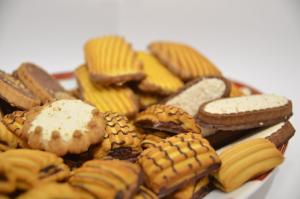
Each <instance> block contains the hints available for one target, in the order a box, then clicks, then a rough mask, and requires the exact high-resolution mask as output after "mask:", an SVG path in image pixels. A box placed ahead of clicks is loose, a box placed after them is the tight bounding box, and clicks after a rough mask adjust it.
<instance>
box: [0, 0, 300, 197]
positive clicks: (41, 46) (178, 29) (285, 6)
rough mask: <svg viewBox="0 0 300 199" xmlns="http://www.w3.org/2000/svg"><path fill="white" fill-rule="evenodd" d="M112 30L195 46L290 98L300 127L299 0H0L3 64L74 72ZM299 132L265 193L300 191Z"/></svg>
mask: <svg viewBox="0 0 300 199" xmlns="http://www.w3.org/2000/svg"><path fill="white" fill-rule="evenodd" d="M111 33H118V34H121V35H124V36H125V37H126V38H127V39H128V40H130V41H132V42H133V43H134V47H135V48H136V49H146V46H147V44H148V43H149V42H150V41H152V40H156V39H167V40H175V41H182V42H186V43H188V44H190V45H192V46H194V47H196V48H197V49H199V50H200V51H201V52H203V53H204V54H205V55H207V56H208V57H209V58H210V59H211V60H212V61H213V62H214V63H215V64H216V65H217V66H218V67H219V68H220V69H221V70H222V71H223V72H224V74H225V75H227V76H229V77H231V78H234V79H237V80H241V81H243V82H246V83H248V84H250V85H252V86H254V87H257V88H259V89H260V90H262V91H264V92H271V93H278V94H281V95H284V96H287V97H289V98H291V99H292V100H293V102H294V117H293V119H292V122H293V124H294V125H295V127H296V128H297V129H300V125H299V124H300V120H299V116H298V115H299V114H300V110H299V104H300V96H299V90H300V89H299V88H298V87H299V85H300V80H299V79H300V69H299V68H300V1H299V0H285V1H284V0H252V1H244V0H223V1H220V0H207V1H201V0H190V1H183V0H181V1H180V0H178V1H176V0H149V1H146V0H100V1H96V0H85V1H80V0H64V1H62V0H51V1H45V0H26V1H25V0H23V1H22V0H0V68H1V69H2V70H6V71H13V70H14V69H15V68H17V67H18V65H19V64H20V63H21V62H23V61H32V62H35V63H37V64H39V65H41V66H43V67H45V68H47V70H48V71H51V72H59V71H69V70H72V69H74V68H75V67H76V66H78V65H79V64H81V63H82V62H83V53H82V46H83V44H84V42H85V41H86V40H87V39H89V38H90V37H95V36H99V35H103V34H111ZM299 139H300V136H299V135H297V134H296V136H295V137H294V138H293V139H292V140H291V142H290V143H289V147H288V150H287V152H286V160H285V162H284V164H283V165H282V166H281V169H280V170H279V172H278V175H277V176H276V177H275V180H274V183H273V185H272V187H271V189H270V191H269V193H268V195H267V198H272V199H273V198H278V199H282V198H300V189H299V183H298V182H299V179H300V172H299V169H300V157H299V156H300V140H299Z"/></svg>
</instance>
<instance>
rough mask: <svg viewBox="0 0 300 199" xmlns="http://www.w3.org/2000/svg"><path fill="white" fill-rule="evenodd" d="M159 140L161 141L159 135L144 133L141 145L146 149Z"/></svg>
mask: <svg viewBox="0 0 300 199" xmlns="http://www.w3.org/2000/svg"><path fill="white" fill-rule="evenodd" d="M160 141H162V138H161V137H159V136H157V135H153V134H146V135H145V137H144V139H143V141H142V142H141V147H142V148H143V149H147V148H150V147H153V146H156V145H157V144H158V143H159V142H160Z"/></svg>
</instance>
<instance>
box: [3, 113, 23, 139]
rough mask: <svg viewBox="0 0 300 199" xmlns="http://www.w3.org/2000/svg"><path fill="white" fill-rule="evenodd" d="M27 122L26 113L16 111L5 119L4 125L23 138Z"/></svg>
mask: <svg viewBox="0 0 300 199" xmlns="http://www.w3.org/2000/svg"><path fill="white" fill-rule="evenodd" d="M25 120H26V111H15V112H12V113H10V114H7V115H5V116H4V117H3V119H2V122H3V124H4V125H5V126H6V127H7V128H8V129H9V130H10V131H11V132H13V133H14V134H15V135H16V136H18V137H21V134H22V132H21V130H22V128H23V126H24V123H25Z"/></svg>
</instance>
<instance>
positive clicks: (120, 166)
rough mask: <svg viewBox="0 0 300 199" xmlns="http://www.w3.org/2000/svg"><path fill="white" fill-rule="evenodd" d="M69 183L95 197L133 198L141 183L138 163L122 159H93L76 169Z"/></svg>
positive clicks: (108, 198)
mask: <svg viewBox="0 0 300 199" xmlns="http://www.w3.org/2000/svg"><path fill="white" fill-rule="evenodd" d="M69 183H70V184H71V185H72V186H73V187H76V188H78V189H81V190H83V191H86V192H87V193H89V194H91V195H93V196H94V198H107V199H110V198H124V199H128V198H131V197H132V196H133V195H134V194H135V193H136V192H137V189H138V186H139V185H140V184H141V169H140V168H139V166H138V165H136V164H133V163H130V162H127V161H121V160H91V161H88V162H86V163H84V164H83V166H82V167H80V168H78V169H76V170H74V173H73V175H72V176H71V178H70V179H69Z"/></svg>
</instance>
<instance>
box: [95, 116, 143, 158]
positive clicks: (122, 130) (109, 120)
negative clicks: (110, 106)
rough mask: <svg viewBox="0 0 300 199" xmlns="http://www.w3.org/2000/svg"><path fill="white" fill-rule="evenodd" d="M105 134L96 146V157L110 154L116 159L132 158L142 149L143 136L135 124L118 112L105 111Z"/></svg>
mask: <svg viewBox="0 0 300 199" xmlns="http://www.w3.org/2000/svg"><path fill="white" fill-rule="evenodd" d="M104 121H105V135H104V139H103V141H102V142H101V143H100V144H99V145H98V146H97V147H96V148H95V150H94V158H99V159H101V158H103V157H105V156H110V157H113V158H116V159H122V160H123V159H130V158H134V157H136V156H137V155H138V154H139V153H140V152H141V151H142V148H141V141H142V140H141V137H140V135H139V133H138V132H137V130H136V129H135V127H134V125H133V124H131V123H130V122H129V121H128V119H127V118H126V117H125V116H123V115H120V114H118V113H113V112H105V113H104Z"/></svg>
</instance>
